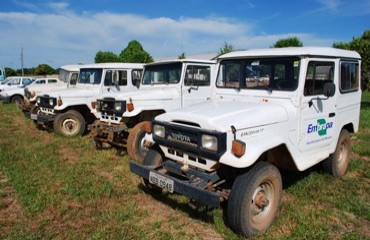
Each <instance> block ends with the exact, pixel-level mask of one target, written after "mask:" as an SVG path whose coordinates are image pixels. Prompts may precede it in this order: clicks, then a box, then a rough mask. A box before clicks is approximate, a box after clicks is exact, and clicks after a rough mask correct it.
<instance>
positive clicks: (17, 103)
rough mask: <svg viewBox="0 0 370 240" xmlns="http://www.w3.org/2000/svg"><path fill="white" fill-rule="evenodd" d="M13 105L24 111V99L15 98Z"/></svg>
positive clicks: (12, 101)
mask: <svg viewBox="0 0 370 240" xmlns="http://www.w3.org/2000/svg"><path fill="white" fill-rule="evenodd" d="M11 103H14V104H15V106H16V107H17V108H18V109H19V110H22V109H23V98H22V97H20V96H14V97H12V100H11Z"/></svg>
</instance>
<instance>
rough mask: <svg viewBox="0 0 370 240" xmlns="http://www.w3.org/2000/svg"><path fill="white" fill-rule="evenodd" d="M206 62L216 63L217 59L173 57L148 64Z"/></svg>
mask: <svg viewBox="0 0 370 240" xmlns="http://www.w3.org/2000/svg"><path fill="white" fill-rule="evenodd" d="M179 62H181V63H206V64H215V63H216V61H213V60H202V59H189V58H184V59H172V60H164V61H158V62H154V63H148V64H147V65H148V66H152V65H159V64H169V63H179Z"/></svg>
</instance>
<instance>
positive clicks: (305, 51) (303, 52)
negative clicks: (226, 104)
mask: <svg viewBox="0 0 370 240" xmlns="http://www.w3.org/2000/svg"><path fill="white" fill-rule="evenodd" d="M277 56H280V57H281V56H318V57H344V58H355V59H361V56H360V54H358V53H357V52H355V51H349V50H343V49H338V48H331V47H287V48H266V49H252V50H245V51H235V52H230V53H226V54H224V55H221V56H219V57H218V59H219V60H222V59H229V58H244V57H277Z"/></svg>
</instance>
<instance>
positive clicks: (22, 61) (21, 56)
mask: <svg viewBox="0 0 370 240" xmlns="http://www.w3.org/2000/svg"><path fill="white" fill-rule="evenodd" d="M21 66H22V76H24V69H23V46H22V48H21Z"/></svg>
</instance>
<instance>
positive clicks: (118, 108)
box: [114, 102, 122, 112]
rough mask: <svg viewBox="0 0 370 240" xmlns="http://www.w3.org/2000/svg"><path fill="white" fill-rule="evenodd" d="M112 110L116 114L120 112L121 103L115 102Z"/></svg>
mask: <svg viewBox="0 0 370 240" xmlns="http://www.w3.org/2000/svg"><path fill="white" fill-rule="evenodd" d="M114 110H116V111H117V112H120V111H121V110H122V104H121V102H115V103H114Z"/></svg>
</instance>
